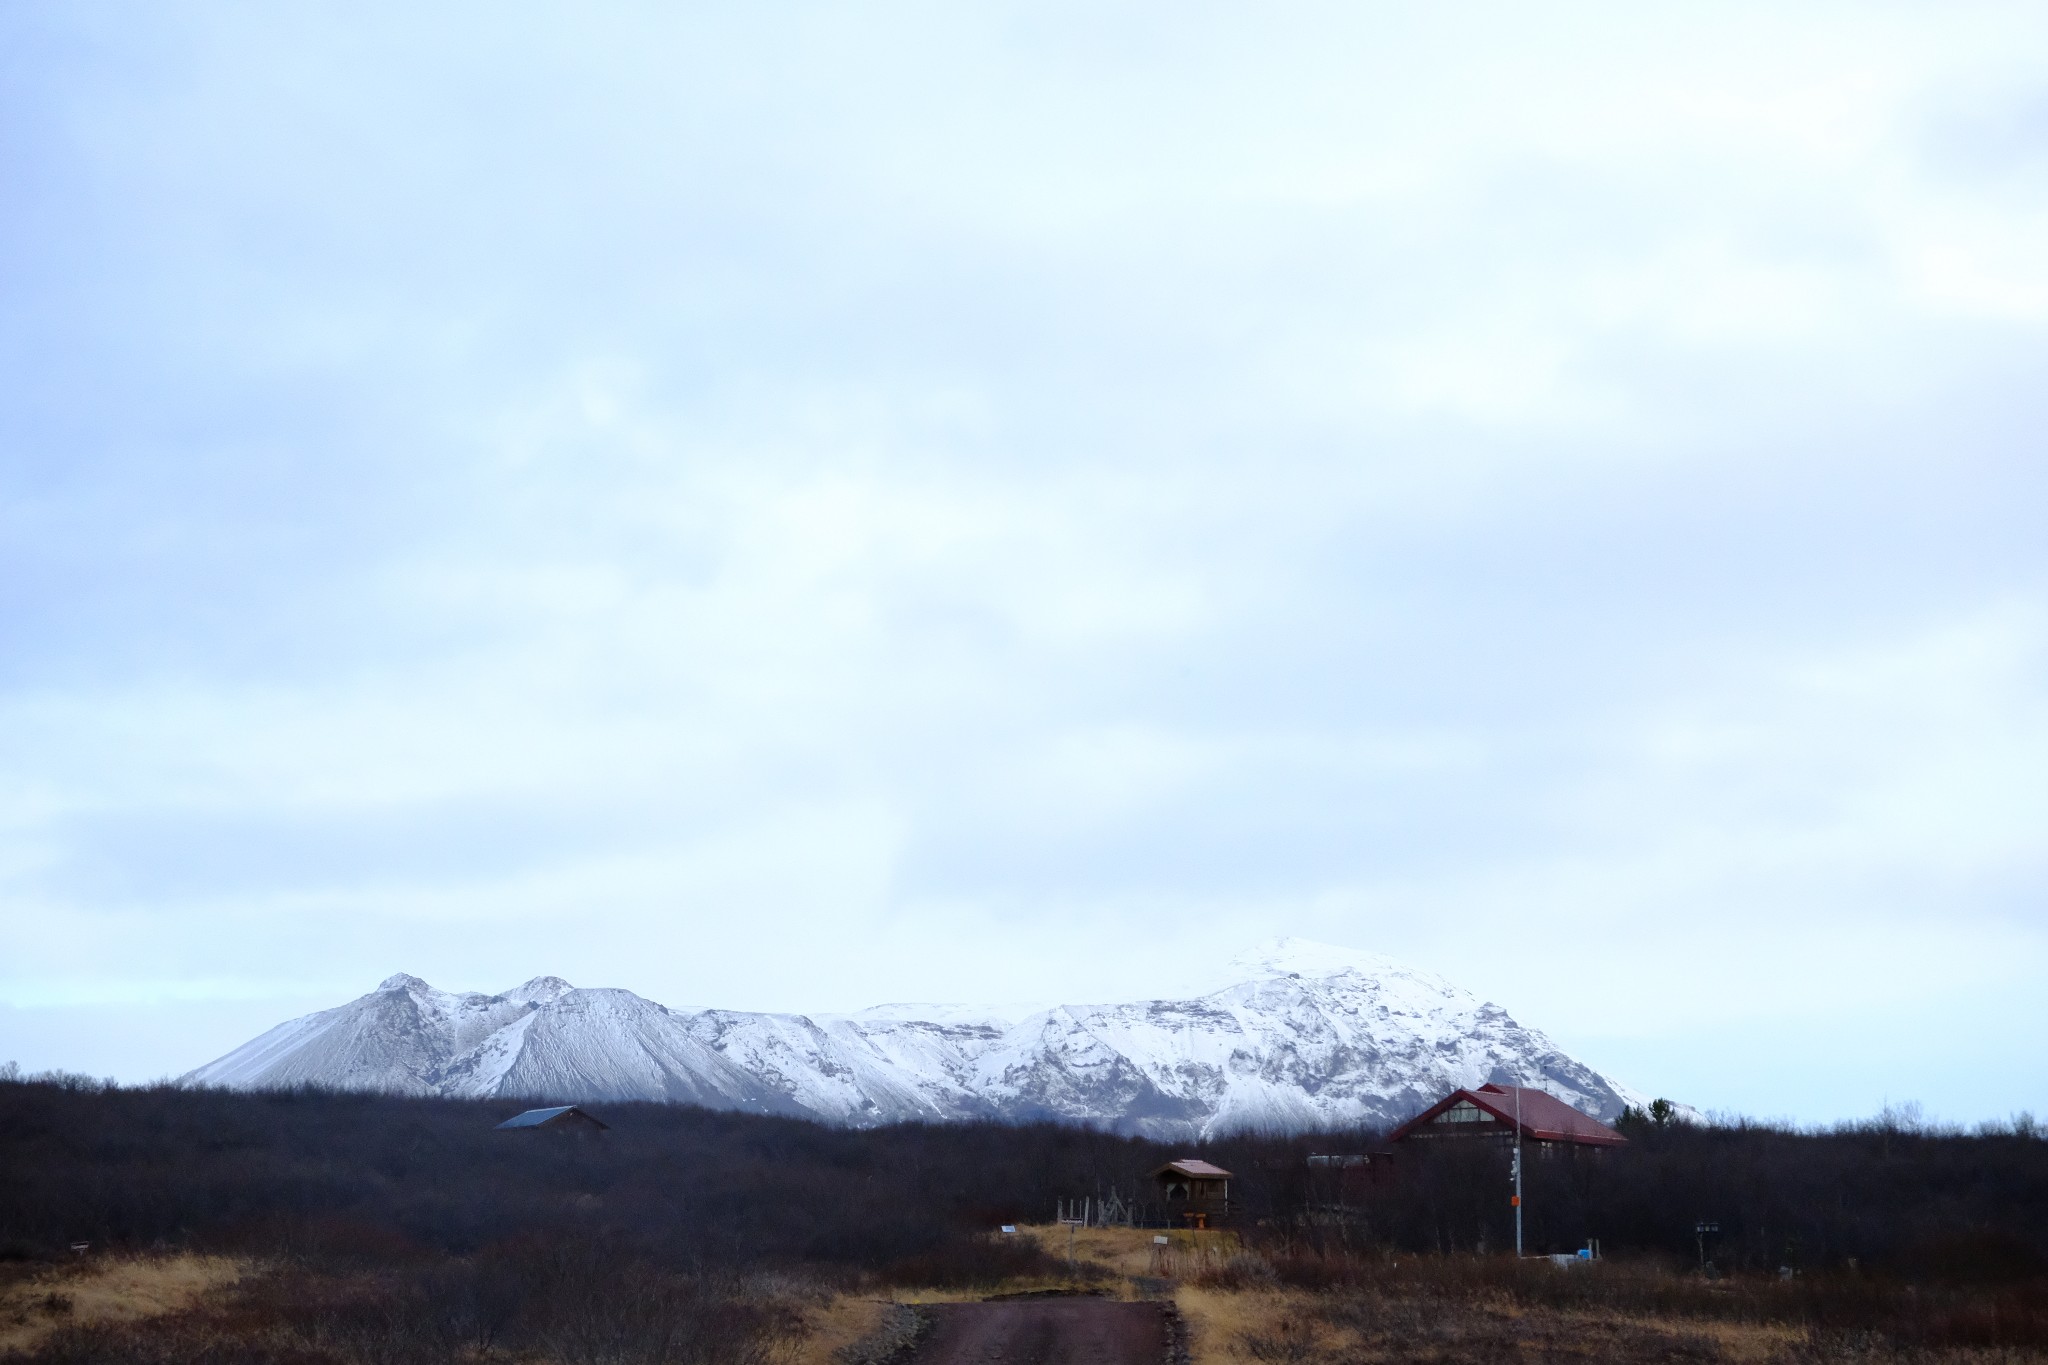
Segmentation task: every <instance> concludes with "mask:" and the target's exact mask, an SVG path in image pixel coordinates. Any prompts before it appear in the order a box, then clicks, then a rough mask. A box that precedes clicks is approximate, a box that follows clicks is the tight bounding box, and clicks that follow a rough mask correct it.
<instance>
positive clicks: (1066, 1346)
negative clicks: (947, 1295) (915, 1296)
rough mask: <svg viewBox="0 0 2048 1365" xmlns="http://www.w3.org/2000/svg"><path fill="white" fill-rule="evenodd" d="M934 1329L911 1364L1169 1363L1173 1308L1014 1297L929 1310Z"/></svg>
mask: <svg viewBox="0 0 2048 1365" xmlns="http://www.w3.org/2000/svg"><path fill="white" fill-rule="evenodd" d="M923 1311H924V1312H927V1313H929V1314H931V1316H932V1318H933V1327H932V1333H931V1335H930V1336H929V1337H927V1338H925V1340H924V1341H922V1342H921V1343H919V1345H918V1347H917V1349H916V1350H915V1351H914V1352H912V1353H911V1355H910V1358H909V1360H908V1362H907V1365H1167V1343H1168V1333H1167V1326H1166V1313H1165V1311H1164V1310H1163V1309H1162V1308H1161V1307H1160V1306H1159V1305H1158V1304H1154V1303H1117V1302H1114V1301H1112V1300H1109V1299H1089V1298H1071V1299H1069V1298H1058V1299H1008V1300H998V1301H996V1302H992V1303H941V1304H933V1305H931V1306H930V1307H928V1308H926V1309H924V1310H923Z"/></svg>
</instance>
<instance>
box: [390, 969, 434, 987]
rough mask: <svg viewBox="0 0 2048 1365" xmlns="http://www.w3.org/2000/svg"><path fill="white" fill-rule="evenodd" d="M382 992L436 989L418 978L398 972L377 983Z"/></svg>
mask: <svg viewBox="0 0 2048 1365" xmlns="http://www.w3.org/2000/svg"><path fill="white" fill-rule="evenodd" d="M377 989H378V990H380V991H430V990H432V989H434V988H433V987H432V986H429V985H428V984H427V983H426V982H424V981H422V980H420V979H419V978H418V977H416V976H411V975H409V974H407V973H405V972H397V973H394V974H393V975H391V976H387V977H385V978H384V979H383V980H382V981H380V982H378V983H377Z"/></svg>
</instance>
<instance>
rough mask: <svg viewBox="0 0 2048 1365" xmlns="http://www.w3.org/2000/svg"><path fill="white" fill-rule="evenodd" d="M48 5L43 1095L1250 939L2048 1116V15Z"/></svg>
mask: <svg viewBox="0 0 2048 1365" xmlns="http://www.w3.org/2000/svg"><path fill="white" fill-rule="evenodd" d="M424 8H425V9H426V10H428V11H431V12H432V13H433V14H434V15H436V16H439V17H434V18H426V17H422V14H421V10H422V7H420V6H416V5H397V4H392V5H364V4H355V3H352V4H347V5H341V4H335V5H329V6H326V7H320V6H315V5H292V6H268V5H256V4H249V5H244V6H235V5H219V4H203V5H201V4H194V5H188V6H178V5H168V4H133V5H111V6H78V5H70V6H9V7H7V8H6V9H5V10H4V11H0V64H4V66H0V177H4V182H0V916H4V930H5V933H4V948H0V1002H4V1003H0V1059H4V1058H6V1057H10V1056H11V1057H14V1058H16V1059H18V1060H19V1061H20V1062H21V1063H22V1065H23V1066H25V1067H30V1068H41V1067H50V1066H58V1067H66V1068H71V1069H79V1070H85V1071H90V1072H93V1073H96V1074H99V1073H105V1074H113V1075H116V1076H120V1077H123V1078H126V1079H141V1078H145V1077H149V1076H155V1075H160V1074H164V1073H170V1072H180V1071H183V1070H185V1069H187V1068H189V1067H191V1066H193V1065H196V1064H198V1063H200V1062H203V1061H206V1060H208V1059H210V1058H211V1057H213V1056H215V1055H217V1054H219V1053H221V1052H223V1051H225V1050H227V1049H228V1048H229V1047H231V1046H233V1045H234V1044H236V1043H238V1042H240V1041H242V1040H243V1039H244V1038H246V1037H248V1036H250V1035H251V1034H253V1033H255V1032H256V1031H258V1030H259V1029H261V1028H263V1027H266V1026H268V1025H269V1024H271V1023H274V1022H276V1021H277V1020H279V1019H281V1018H284V1017H286V1016H287V1015H291V1014H297V1013H302V1012H305V1011H307V1010H310V1009H313V1008H318V1007H323V1006H326V1005H331V1004H335V1003H339V1002H340V1001H342V1000H345V999H348V998H352V997H354V996H356V995H359V994H361V993H362V992H364V991H366V990H368V989H370V988H371V987H372V986H374V985H375V983H376V982H377V981H378V980H379V979H381V978H382V977H384V976H386V975H388V974H390V973H392V972H395V971H401V970H403V971H409V972H413V973H415V974H418V975H420V976H424V977H426V978H427V979H429V980H430V981H432V982H434V983H435V984H437V985H440V986H444V987H449V988H464V989H490V990H498V989H503V988H505V987H507V986H510V985H512V984H513V983H515V982H518V981H521V980H523V979H525V978H527V977H530V976H533V975H537V974H541V973H558V974H561V975H563V976H566V977H568V978H570V979H571V980H573V981H575V982H577V983H578V984H583V985H615V986H625V987H630V988H632V989H634V990H637V991H639V992H641V993H643V994H645V995H649V996H652V997H653V998H655V999H658V1000H661V1001H663V1002H665V1003H668V1004H671V1005H677V1006H683V1005H692V1004H698V1005H709V1004H716V1005H725V1006H733V1007H741V1008H758V1009H801V1010H825V1009H846V1008H852V1007H857V1006H860V1005H865V1004H870V1003H874V1002H877V1001H883V1000H905V999H911V1000H917V999H941V1000H945V999H971V1000H1013V999H1066V1000H1103V999H1120V998H1133V997H1138V996H1144V995H1172V994H1175V993H1177V992H1182V991H1184V990H1185V989H1187V988H1188V983H1190V982H1203V981H1207V980H1208V979H1210V978H1211V977H1212V976H1213V975H1214V968H1215V966H1216V965H1217V964H1218V963H1220V962H1221V961H1222V960H1224V959H1226V958H1228V957H1229V956H1231V955H1232V954H1234V953H1235V952H1237V951H1238V950H1240V949H1242V948H1243V947H1245V946H1247V945H1248V944H1250V943H1251V942H1252V941H1254V940H1256V939H1259V938H1261V937H1264V936H1266V935H1269V934H1276V933H1287V934H1299V935H1303V936H1307V937H1311V938H1317V939H1323V940H1326V941H1329V942H1334V943H1339V944H1344V945H1348V946H1352V947H1357V948H1366V949H1373V950H1377V951H1380V952H1383V953H1386V954H1389V955H1391V956H1394V957H1397V958H1401V959H1404V960H1407V961H1410V962H1413V963H1415V964H1417V965H1420V966H1424V967H1428V968H1431V969H1434V970H1436V971H1439V972H1441V973H1443V974H1445V975H1446V976H1449V977H1450V978H1452V979H1453V980H1455V981H1458V982H1460V983H1462V984H1464V985H1466V986H1469V987H1470V988H1471V989H1473V990H1475V991H1477V992H1479V993H1481V994H1482V995H1485V996H1487V997H1488V998H1490V999H1493V1000H1496V1001H1498V1002H1500V1003H1501V1004H1503V1005H1504V1006H1506V1007H1507V1008H1508V1009H1509V1010H1510V1011H1511V1012H1513V1013H1514V1014H1515V1015H1516V1016H1517V1017H1519V1018H1521V1019H1522V1020H1523V1021H1525V1022H1527V1023H1530V1024H1532V1025H1534V1026H1536V1027H1539V1028H1542V1029H1545V1030H1547V1031H1549V1032H1550V1033H1551V1034H1552V1035H1553V1036H1554V1037H1555V1038H1556V1039H1557V1040H1558V1041H1559V1042H1560V1043H1561V1044H1562V1045H1563V1046H1565V1047H1566V1048H1567V1049H1568V1050H1570V1051H1572V1052H1574V1053H1575V1054H1576V1055H1578V1056H1580V1057H1582V1058H1583V1059H1585V1060H1586V1061H1588V1062H1590V1063H1591V1064H1593V1065H1595V1066H1598V1067H1601V1068H1604V1069H1606V1070H1608V1071H1610V1072H1611V1073H1613V1074H1615V1075H1617V1076H1618V1077H1619V1078H1621V1079H1623V1080H1625V1081H1627V1082H1629V1083H1631V1084H1633V1085H1636V1086H1639V1087H1641V1088H1643V1089H1646V1090H1649V1091H1651V1092H1652V1093H1658V1094H1669V1095H1672V1096H1674V1097H1676V1098H1681V1099H1684V1100H1687V1101H1690V1102H1691V1103H1694V1104H1697V1105H1699V1106H1701V1107H1703V1108H1709V1109H1718V1110H1725V1111H1737V1112H1743V1113H1750V1114H1757V1115H1764V1116H1789V1117H1793V1118H1797V1119H1800V1120H1802V1121H1820V1120H1830V1119H1835V1118H1841V1117H1850V1116H1856V1115H1865V1114H1869V1113H1871V1112H1873V1111H1875V1110H1876V1109H1877V1108H1878V1107H1879V1106H1880V1105H1882V1104H1884V1103H1886V1102H1887V1101H1889V1102H1893V1103H1898V1102H1902V1101H1909V1100H1918V1101H1921V1102H1922V1103H1924V1104H1925V1105H1926V1107H1927V1109H1928V1110H1929V1111H1930V1112H1931V1113H1933V1114H1936V1115H1938V1116H1943V1117H1950V1118H1955V1119H1961V1120H1977V1119H1981V1118H1986V1117H1991V1116H1998V1115H2004V1114H2007V1113H2010V1112H2011V1111H2012V1110H2014V1109H2017V1108H2020V1107H2023V1106H2024V1107H2032V1108H2033V1109H2035V1110H2037V1111H2041V1112H2048V1066H2044V1065H2043V1064H2042V1062H2041V1059H2040V1053H2039V1043H2040V1040H2041V1038H2042V1037H2043V1036H2048V908H2044V893H2048V515H2044V514H2048V461H2044V451H2043V434H2044V432H2048V383H2044V382H2043V376H2044V374H2048V8H2044V7H2043V6H2041V5H2040V4H2038V3H2024V4H2012V5H2006V6H1998V5H1975V6H1973V5H1964V4H1949V5H1941V6H1934V5H1897V6H1889V5H1873V4H1869V3H1855V4H1843V5H1839V6H1828V5H1825V4H1810V5H1799V6H1786V5H1782V4H1770V5H1755V6H1745V5H1740V4H1729V3H1717V4H1714V5H1711V6H1705V5H1701V6H1695V7H1692V8H1691V9H1690V10H1689V12H1680V11H1678V10H1676V9H1674V8H1673V7H1662V6H1657V7H1647V8H1646V7H1643V6H1638V5H1620V4H1614V5H1605V6H1571V5H1557V6H1543V7H1536V8H1532V7H1530V6H1526V5H1512V6H1507V5H1504V6H1498V7H1492V8H1488V7H1476V6H1470V5H1465V6H1456V7H1444V6H1423V5H1414V6H1401V7H1396V6H1367V5H1358V4H1341V5H1330V6H1327V7H1318V6H1315V5H1307V4H1302V5H1292V4H1289V5H1280V6H1248V7H1223V6H1202V5H1187V4H1175V5H1158V6H1155V7H1145V6H1109V7H1105V6H1101V5H1092V4H1091V5H1061V4H1046V3H1035V4H1029V5H1017V6H1014V7H1007V8H1006V7H1002V6H997V5H990V6H972V5H959V4H943V5H942V4H932V5H928V6H923V7H919V6H890V5H881V4H865V5H854V6H843V5H834V6H826V5H818V6H765V5H718V6H712V5H704V6H696V7H689V6H682V5H668V4H662V5H649V6H647V7H646V8H636V7H633V6H627V5H601V6H600V5H593V6H578V7H574V9H573V12H571V11H570V7H563V8H562V10H560V11H557V12H549V11H545V10H542V9H540V8H538V7H532V6H522V5H512V6H506V5H499V4H493V5H483V4H479V5H475V6H472V7H470V8H468V9H466V10H465V9H463V8H461V7H458V6H452V5H451V6H428V7H424Z"/></svg>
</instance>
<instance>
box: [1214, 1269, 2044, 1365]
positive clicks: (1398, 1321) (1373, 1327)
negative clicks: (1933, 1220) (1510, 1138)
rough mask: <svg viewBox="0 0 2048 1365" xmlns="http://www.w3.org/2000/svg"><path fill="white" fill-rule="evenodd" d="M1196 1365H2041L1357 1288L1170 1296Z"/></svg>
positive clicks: (1797, 1332) (1869, 1341) (1787, 1328)
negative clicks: (1505, 1363)
mask: <svg viewBox="0 0 2048 1365" xmlns="http://www.w3.org/2000/svg"><path fill="white" fill-rule="evenodd" d="M1175 1302H1176V1304H1177V1305H1178V1307H1179V1309H1180V1312H1181V1316H1182V1318H1183V1320H1184V1321H1185V1322H1186V1324H1187V1329H1188V1347H1189V1354H1190V1357H1191V1359H1192V1361H1193V1365H1397V1362H1398V1363H1399V1365H1409V1363H1411V1362H1428V1365H1466V1363H1467V1362H1470V1363H1471V1365H1481V1363H1482V1362H1484V1363H1486V1365H1494V1363H1495V1362H1498V1361H1500V1360H1517V1361H1525V1362H1536V1361H1542V1362H1573V1363H1574V1365H1593V1362H1610V1361H1611V1362H1630V1365H1635V1363H1636V1362H1665V1363H1667V1365H1724V1363H1725V1365H1819V1362H1834V1361H1844V1362H1849V1361H1854V1362H1860V1363H1861V1365H1908V1363H1909V1362H1910V1365H2042V1363H2043V1362H2048V1351H2041V1350H2038V1349H2032V1348H2013V1347H2007V1348H1973V1347H1947V1348H1934V1349H1930V1348H1926V1347H1912V1346H1906V1345H1900V1344H1897V1343H1893V1342H1889V1341H1887V1340H1885V1339H1884V1338H1882V1337H1881V1336H1880V1335H1879V1334H1877V1333H1875V1332H1865V1333H1854V1334H1849V1335H1847V1336H1843V1335H1840V1334H1834V1335H1828V1336H1823V1337H1817V1336H1815V1335H1814V1334H1812V1333H1810V1332H1809V1331H1808V1330H1807V1329H1806V1328H1805V1327H1803V1326H1800V1325H1797V1324H1793V1323H1789V1322H1757V1321H1726V1320H1716V1319H1709V1318H1700V1317H1695V1316H1691V1315H1687V1314H1682V1313H1671V1314H1663V1315H1651V1314H1642V1313H1627V1312H1613V1311H1602V1310H1597V1309H1595V1310H1587V1309H1563V1308H1557V1307H1551V1306H1548V1305H1543V1304H1530V1303H1527V1302H1516V1301H1514V1300H1512V1299H1510V1298H1509V1297H1507V1296H1503V1295H1493V1294H1487V1293H1477V1294H1474V1295H1472V1296H1470V1297H1466V1298H1449V1299H1447V1298H1444V1297H1441V1296H1429V1297H1423V1296H1415V1295H1408V1294H1402V1293H1399V1292H1392V1293H1385V1292H1380V1291H1375V1290H1370V1289H1367V1290H1359V1289H1356V1288H1349V1289H1342V1290H1336V1291H1320V1292H1319V1291H1311V1290H1301V1289H1285V1288H1258V1289H1220V1288H1213V1287H1204V1286H1200V1285H1183V1286H1181V1287H1180V1288H1179V1289H1178V1290H1177V1292H1176V1294H1175Z"/></svg>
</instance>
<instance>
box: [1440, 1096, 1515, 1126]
mask: <svg viewBox="0 0 2048 1365" xmlns="http://www.w3.org/2000/svg"><path fill="white" fill-rule="evenodd" d="M1431 1121H1432V1122H1434V1123H1495V1122H1498V1120H1496V1119H1495V1118H1494V1117H1493V1115H1491V1114H1489V1113H1487V1112H1486V1111H1485V1110H1484V1109H1481V1108H1480V1107H1479V1106H1478V1105H1476V1104H1474V1103H1472V1101H1470V1100H1459V1101H1458V1102H1457V1103H1456V1104H1454V1105H1452V1106H1451V1107H1450V1108H1448V1109H1446V1110H1444V1112H1443V1113H1441V1114H1438V1115H1437V1116H1436V1118H1435V1119H1433V1120H1431Z"/></svg>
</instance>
